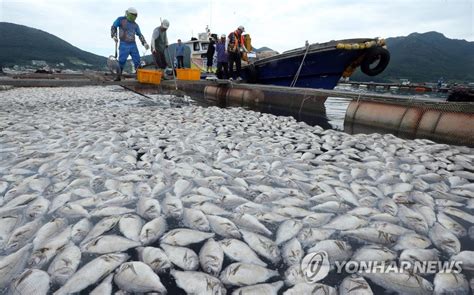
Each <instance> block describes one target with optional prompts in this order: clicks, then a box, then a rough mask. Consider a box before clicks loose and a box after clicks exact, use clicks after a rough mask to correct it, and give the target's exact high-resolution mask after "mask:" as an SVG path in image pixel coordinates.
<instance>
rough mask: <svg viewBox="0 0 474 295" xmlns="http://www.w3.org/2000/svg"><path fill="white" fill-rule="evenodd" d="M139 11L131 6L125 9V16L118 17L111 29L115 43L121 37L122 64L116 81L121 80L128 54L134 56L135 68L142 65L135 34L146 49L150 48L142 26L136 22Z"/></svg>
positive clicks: (120, 62)
mask: <svg viewBox="0 0 474 295" xmlns="http://www.w3.org/2000/svg"><path fill="white" fill-rule="evenodd" d="M137 15H138V12H137V10H136V9H135V8H133V7H130V8H129V9H127V10H126V11H125V16H120V17H119V18H117V19H116V20H115V21H114V23H113V24H112V28H111V29H110V32H111V35H112V39H114V41H115V43H117V42H118V40H119V39H120V45H119V65H120V73H118V75H117V77H116V78H115V81H120V76H121V74H122V71H123V67H124V66H125V62H126V61H127V58H128V56H129V55H130V56H132V61H133V65H134V66H135V69H138V68H139V67H140V53H138V48H137V44H136V43H135V35H137V36H138V38H139V39H140V41H141V43H142V45H143V47H145V49H146V50H148V49H149V48H150V46H148V44H147V43H146V41H145V37H144V36H143V35H142V33H141V31H140V27H139V26H138V24H137V23H136V22H135V20H136V19H137ZM117 28H118V29H119V34H118V38H117Z"/></svg>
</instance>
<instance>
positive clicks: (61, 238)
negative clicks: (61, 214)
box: [28, 226, 71, 268]
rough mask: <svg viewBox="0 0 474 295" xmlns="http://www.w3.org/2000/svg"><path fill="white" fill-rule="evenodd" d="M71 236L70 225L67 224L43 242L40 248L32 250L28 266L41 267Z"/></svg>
mask: <svg viewBox="0 0 474 295" xmlns="http://www.w3.org/2000/svg"><path fill="white" fill-rule="evenodd" d="M70 238H71V227H70V226H68V227H66V228H65V229H64V230H62V231H61V232H59V233H58V234H57V235H55V236H54V237H52V238H51V239H49V240H48V241H47V242H45V243H44V244H43V245H42V246H41V247H40V248H38V249H37V250H34V251H33V254H31V257H30V260H29V262H28V265H29V266H30V267H35V268H42V267H43V266H44V265H45V264H47V263H48V262H49V261H51V259H52V258H53V257H54V256H56V254H57V253H58V252H60V251H61V250H62V249H63V248H64V246H65V245H66V244H67V243H68V242H69V240H70Z"/></svg>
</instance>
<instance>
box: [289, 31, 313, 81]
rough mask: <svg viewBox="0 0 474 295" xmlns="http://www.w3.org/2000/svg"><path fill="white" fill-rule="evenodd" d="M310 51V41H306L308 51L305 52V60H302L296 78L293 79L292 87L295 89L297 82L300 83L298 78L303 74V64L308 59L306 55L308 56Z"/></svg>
mask: <svg viewBox="0 0 474 295" xmlns="http://www.w3.org/2000/svg"><path fill="white" fill-rule="evenodd" d="M308 51H309V43H308V40H306V51H305V52H304V56H303V59H302V60H301V63H300V66H299V68H298V71H296V74H295V77H294V78H293V81H291V84H290V87H295V85H296V81H298V78H299V76H300V72H301V68H303V63H304V60H305V59H306V55H307V54H308Z"/></svg>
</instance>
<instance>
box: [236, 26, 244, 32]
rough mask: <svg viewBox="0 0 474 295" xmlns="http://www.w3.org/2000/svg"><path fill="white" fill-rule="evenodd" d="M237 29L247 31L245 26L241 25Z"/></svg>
mask: <svg viewBox="0 0 474 295" xmlns="http://www.w3.org/2000/svg"><path fill="white" fill-rule="evenodd" d="M237 29H239V30H241V31H242V32H245V28H244V26H239V27H238V28H237Z"/></svg>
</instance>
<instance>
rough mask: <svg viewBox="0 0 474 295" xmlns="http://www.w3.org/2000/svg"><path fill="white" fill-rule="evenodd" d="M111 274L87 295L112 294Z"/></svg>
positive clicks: (112, 276)
mask: <svg viewBox="0 0 474 295" xmlns="http://www.w3.org/2000/svg"><path fill="white" fill-rule="evenodd" d="M113 278H114V275H113V274H110V275H108V276H107V277H106V278H105V279H103V280H102V282H101V283H100V284H99V285H98V286H97V287H95V288H94V290H92V291H91V292H90V293H89V295H102V294H112V280H113Z"/></svg>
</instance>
